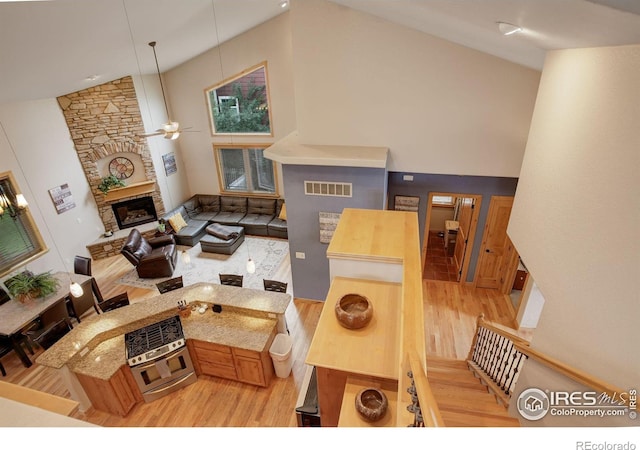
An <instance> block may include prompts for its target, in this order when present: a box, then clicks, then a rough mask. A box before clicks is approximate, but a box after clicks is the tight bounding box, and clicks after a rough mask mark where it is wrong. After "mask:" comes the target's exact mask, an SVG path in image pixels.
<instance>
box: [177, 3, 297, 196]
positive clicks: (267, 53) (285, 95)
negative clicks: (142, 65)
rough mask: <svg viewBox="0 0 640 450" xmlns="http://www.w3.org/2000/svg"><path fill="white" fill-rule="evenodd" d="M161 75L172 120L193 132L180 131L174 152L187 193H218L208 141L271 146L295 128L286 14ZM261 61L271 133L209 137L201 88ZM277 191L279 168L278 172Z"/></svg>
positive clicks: (289, 44)
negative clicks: (182, 169)
mask: <svg viewBox="0 0 640 450" xmlns="http://www.w3.org/2000/svg"><path fill="white" fill-rule="evenodd" d="M220 49H221V52H222V53H221V55H220V54H219V50H218V47H216V48H213V49H211V50H209V51H207V52H205V53H203V54H201V55H199V56H197V57H196V58H193V59H191V60H189V61H187V62H186V63H184V64H182V65H180V66H179V67H177V68H175V69H173V70H171V71H169V72H167V73H166V86H165V88H166V89H167V90H168V91H169V103H170V104H171V110H172V112H173V114H174V116H175V118H176V119H179V121H180V123H181V124H183V125H184V126H190V127H193V130H196V131H198V132H195V133H185V134H183V135H182V136H181V137H180V139H179V143H180V151H181V153H182V158H183V161H184V164H185V169H186V170H187V172H188V174H189V175H188V183H189V189H190V191H191V194H214V193H218V192H219V190H220V189H219V185H218V173H217V171H216V166H215V160H214V156H213V143H233V144H238V143H240V144H244V143H257V144H271V143H273V142H276V141H277V140H279V139H282V138H283V137H285V136H286V135H288V134H289V133H291V132H292V131H294V130H295V129H296V122H295V104H294V98H293V69H292V60H291V30H290V25H289V14H288V13H284V14H281V15H279V16H277V17H275V18H274V19H272V20H270V21H268V22H265V23H264V24H262V25H258V26H257V27H255V28H253V29H251V30H249V31H248V32H246V33H244V34H242V35H240V36H238V37H236V38H234V39H232V40H230V41H227V42H225V43H224V44H222V45H221V46H220ZM263 61H267V66H268V69H267V70H268V77H269V92H270V108H271V113H272V119H273V123H272V124H271V126H272V131H273V136H255V135H254V136H241V137H239V136H234V137H230V136H218V137H213V136H212V134H211V127H210V125H209V118H208V117H209V116H208V109H207V108H208V107H207V102H206V97H205V89H207V88H209V87H211V86H213V85H215V84H217V83H219V82H221V81H223V80H226V79H227V78H230V77H233V76H234V75H237V74H238V73H240V72H242V71H244V70H246V69H248V68H250V67H252V66H255V65H256V64H259V63H261V62H263ZM278 179H279V186H280V190H281V192H280V194H281V195H282V189H283V188H282V186H283V184H282V171H281V170H279V171H278Z"/></svg>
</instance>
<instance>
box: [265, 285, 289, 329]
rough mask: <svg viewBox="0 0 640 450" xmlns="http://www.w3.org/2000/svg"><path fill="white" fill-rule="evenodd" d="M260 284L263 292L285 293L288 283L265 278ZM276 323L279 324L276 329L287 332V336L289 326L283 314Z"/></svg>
mask: <svg viewBox="0 0 640 450" xmlns="http://www.w3.org/2000/svg"><path fill="white" fill-rule="evenodd" d="M262 284H263V285H264V290H265V291H271V292H285V293H286V292H287V284H288V283H283V282H282V281H277V280H267V279H266V278H263V279H262ZM278 321H279V322H280V323H279V325H278V328H279V329H280V330H282V329H284V330H286V331H287V333H288V334H291V333H290V332H289V325H288V324H287V319H286V318H285V317H284V314H283V315H282V316H281V317H280V318H279V319H278Z"/></svg>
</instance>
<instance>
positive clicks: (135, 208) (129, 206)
mask: <svg viewBox="0 0 640 450" xmlns="http://www.w3.org/2000/svg"><path fill="white" fill-rule="evenodd" d="M111 208H113V214H114V215H115V216H116V221H117V222H118V227H119V228H120V229H121V230H123V229H125V228H132V227H135V226H138V225H142V224H143V223H149V222H153V221H155V220H157V219H158V216H157V214H156V207H155V205H154V204H153V198H151V197H142V198H134V199H133V200H127V201H124V202H119V203H114V204H113V205H111Z"/></svg>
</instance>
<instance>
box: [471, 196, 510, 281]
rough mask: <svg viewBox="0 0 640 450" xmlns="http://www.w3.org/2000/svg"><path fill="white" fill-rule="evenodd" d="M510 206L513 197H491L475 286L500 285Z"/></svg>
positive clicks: (506, 243)
mask: <svg viewBox="0 0 640 450" xmlns="http://www.w3.org/2000/svg"><path fill="white" fill-rule="evenodd" d="M512 206H513V197H503V196H493V197H491V204H490V205H489V213H488V214H487V222H486V225H485V227H484V235H483V237H482V246H481V247H480V256H479V258H478V268H477V270H476V287H479V288H490V289H499V288H500V286H501V282H500V280H501V278H502V271H503V270H504V268H505V263H504V260H503V258H505V257H506V256H507V252H506V250H507V246H508V242H509V239H508V238H507V225H508V224H509V217H510V216H511V207H512Z"/></svg>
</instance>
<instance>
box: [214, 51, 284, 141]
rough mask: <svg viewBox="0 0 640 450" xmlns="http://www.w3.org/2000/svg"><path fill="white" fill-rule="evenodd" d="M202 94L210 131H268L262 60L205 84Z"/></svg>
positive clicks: (267, 109) (267, 97)
mask: <svg viewBox="0 0 640 450" xmlns="http://www.w3.org/2000/svg"><path fill="white" fill-rule="evenodd" d="M205 96H206V99H207V106H208V110H209V118H210V121H211V130H212V132H213V134H214V135H216V134H268V135H271V134H272V132H271V112H270V109H269V86H268V83H267V63H266V62H263V63H261V64H259V65H257V66H254V67H252V68H250V69H247V70H245V71H244V72H242V73H240V74H238V75H235V76H233V77H231V78H229V79H227V80H225V81H223V82H222V83H219V84H216V85H214V86H211V87H209V88H207V89H206V90H205Z"/></svg>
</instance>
